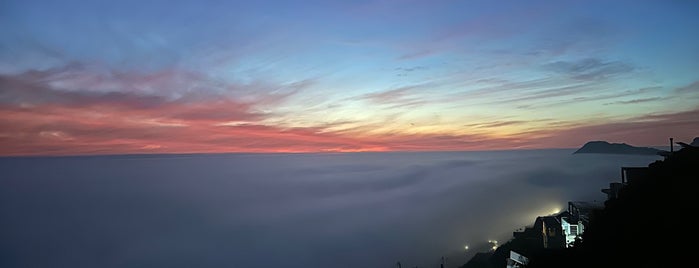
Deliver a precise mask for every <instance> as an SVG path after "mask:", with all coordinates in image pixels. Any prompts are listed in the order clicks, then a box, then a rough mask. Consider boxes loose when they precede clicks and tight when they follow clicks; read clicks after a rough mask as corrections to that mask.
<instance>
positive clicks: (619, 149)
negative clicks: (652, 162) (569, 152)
mask: <svg viewBox="0 0 699 268" xmlns="http://www.w3.org/2000/svg"><path fill="white" fill-rule="evenodd" d="M660 152H662V150H658V149H655V148H650V147H636V146H631V145H628V144H626V143H609V142H606V141H590V142H588V143H585V145H583V146H582V147H580V149H578V150H577V151H575V152H574V153H573V154H646V155H654V154H658V153H660Z"/></svg>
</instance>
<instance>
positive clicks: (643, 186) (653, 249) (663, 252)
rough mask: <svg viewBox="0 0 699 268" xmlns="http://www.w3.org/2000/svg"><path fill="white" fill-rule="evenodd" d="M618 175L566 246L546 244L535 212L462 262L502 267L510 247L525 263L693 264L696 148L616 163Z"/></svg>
mask: <svg viewBox="0 0 699 268" xmlns="http://www.w3.org/2000/svg"><path fill="white" fill-rule="evenodd" d="M695 140H696V139H695ZM624 177H626V179H627V180H624V181H622V183H618V184H619V185H621V186H620V187H618V188H617V189H615V190H614V194H610V191H609V189H605V190H607V191H606V192H605V193H607V194H608V198H609V199H608V200H607V201H606V202H605V203H604V205H605V206H604V208H603V209H599V210H593V211H591V212H590V219H589V224H587V225H586V226H585V228H586V230H585V232H584V233H583V234H582V237H581V239H576V240H575V242H574V243H573V246H572V247H569V248H560V247H548V248H546V246H545V244H544V243H545V242H543V241H545V239H546V234H545V233H542V231H543V229H542V228H541V226H539V223H538V222H539V221H540V218H542V217H539V218H537V223H535V225H534V226H532V227H527V228H526V229H525V230H524V231H522V232H516V233H515V234H514V238H513V239H512V240H510V241H509V242H507V243H505V244H503V245H502V246H500V247H499V248H498V249H497V250H495V251H494V252H489V253H483V254H478V255H476V256H475V257H474V258H472V259H471V260H470V261H469V262H468V263H466V264H465V265H463V266H462V267H469V268H473V267H481V268H483V267H486V268H487V267H506V265H507V261H508V258H510V257H511V255H510V254H511V251H515V252H517V253H519V254H522V255H523V256H526V257H527V258H528V259H527V260H526V262H527V263H526V264H527V265H526V267H562V266H565V267H692V266H693V265H696V260H695V259H694V256H695V255H696V250H695V248H696V240H697V238H699V235H698V234H697V232H696V231H695V230H694V228H692V227H693V224H692V223H693V220H691V219H692V216H690V215H692V214H693V212H694V211H695V210H697V207H696V206H697V204H699V202H698V201H699V195H698V194H697V193H696V191H697V189H699V147H693V146H688V147H684V148H682V149H681V150H679V151H676V152H674V153H672V154H668V155H667V157H666V158H665V160H663V161H660V160H659V161H656V162H654V163H651V164H650V165H648V167H647V168H622V179H623V178H624ZM632 178H633V179H632ZM547 217H551V216H547ZM542 235H543V236H542ZM517 267H522V266H517Z"/></svg>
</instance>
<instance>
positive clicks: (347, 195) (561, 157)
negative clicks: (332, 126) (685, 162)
mask: <svg viewBox="0 0 699 268" xmlns="http://www.w3.org/2000/svg"><path fill="white" fill-rule="evenodd" d="M572 152H573V150H533V151H496V152H434V153H349V154H217V155H150V156H143V155H140V156H94V157H55V158H50V157H45V158H43V157H26V158H0V267H5V268H14V267H72V268H82V267H85V268H87V267H90V268H92V267H103V268H108V267H120V268H123V267H246V268H247V267H299V268H302V267H303V268H309V267H355V268H356V267H365V268H372V267H395V263H396V262H397V261H400V262H401V263H402V264H403V267H414V266H418V265H419V266H420V267H438V266H439V265H438V263H439V261H440V258H441V257H442V256H447V267H457V265H461V264H463V263H465V261H466V260H467V259H466V258H467V257H469V256H470V255H471V254H473V253H474V252H473V251H474V249H473V248H474V247H476V245H484V244H485V241H487V240H489V239H499V240H501V241H502V240H506V239H508V238H510V237H511V235H512V231H514V230H515V229H517V228H519V227H522V226H525V225H529V224H532V223H533V221H534V219H535V217H536V216H537V215H546V214H549V213H551V212H552V211H555V210H558V209H564V208H565V207H566V202H567V201H569V200H587V201H592V200H598V201H603V200H604V198H605V196H604V194H602V193H601V192H600V189H601V188H604V187H606V186H608V183H609V182H611V181H617V180H619V176H620V171H619V170H620V167H621V166H646V165H648V164H649V163H651V162H652V161H654V160H657V159H659V158H658V157H654V156H624V155H599V154H587V155H572V154H571V153H572ZM464 245H473V246H472V247H471V248H472V249H471V250H469V251H465V250H464Z"/></svg>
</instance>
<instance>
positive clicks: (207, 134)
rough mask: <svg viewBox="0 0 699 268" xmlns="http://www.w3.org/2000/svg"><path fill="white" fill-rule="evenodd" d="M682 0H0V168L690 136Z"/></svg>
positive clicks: (697, 122)
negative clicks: (179, 156)
mask: <svg viewBox="0 0 699 268" xmlns="http://www.w3.org/2000/svg"><path fill="white" fill-rule="evenodd" d="M697 11H699V3H697V2H696V1H689V0H686V1H685V0H672V1H613V2H612V1H565V0H562V1H470V0H466V1H442V0H436V1H412V0H405V1H393V0H378V1H12V0H0V155H4V156H11V155H75V154H78V155H79V154H122V153H129V154H130V153H218V152H357V151H446V150H448V151H453V150H492V149H536V148H572V147H579V146H580V145H582V144H583V143H585V142H586V141H589V140H608V141H612V142H626V143H630V144H633V145H664V144H666V143H667V138H668V137H675V139H676V140H684V141H691V139H692V138H693V137H695V136H699V16H696V12H697Z"/></svg>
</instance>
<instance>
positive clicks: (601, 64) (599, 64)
mask: <svg viewBox="0 0 699 268" xmlns="http://www.w3.org/2000/svg"><path fill="white" fill-rule="evenodd" d="M543 68H544V69H546V70H550V71H553V72H556V73H560V74H564V75H566V76H569V77H571V78H573V79H578V80H601V79H607V78H611V77H614V76H618V75H623V74H627V73H630V72H632V71H634V70H635V67H634V66H633V65H630V64H628V63H625V62H621V61H603V60H601V59H597V58H586V59H581V60H578V61H556V62H552V63H548V64H545V65H544V66H543Z"/></svg>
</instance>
